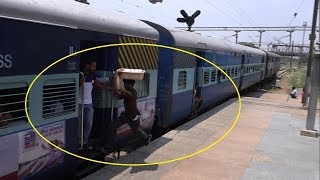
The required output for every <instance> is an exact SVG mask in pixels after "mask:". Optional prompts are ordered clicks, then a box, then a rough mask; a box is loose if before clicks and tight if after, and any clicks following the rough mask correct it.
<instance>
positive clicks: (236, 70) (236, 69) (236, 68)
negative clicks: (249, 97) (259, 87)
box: [234, 66, 239, 77]
mask: <svg viewBox="0 0 320 180" xmlns="http://www.w3.org/2000/svg"><path fill="white" fill-rule="evenodd" d="M238 71H239V67H238V66H236V67H235V70H234V77H238Z"/></svg>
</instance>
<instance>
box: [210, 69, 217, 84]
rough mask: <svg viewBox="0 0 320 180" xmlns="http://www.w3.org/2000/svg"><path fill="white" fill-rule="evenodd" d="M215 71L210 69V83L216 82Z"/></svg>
mask: <svg viewBox="0 0 320 180" xmlns="http://www.w3.org/2000/svg"><path fill="white" fill-rule="evenodd" d="M216 73H217V71H216V70H215V69H212V71H211V82H216V77H217V74H216Z"/></svg>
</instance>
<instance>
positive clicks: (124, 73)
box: [117, 68, 145, 80]
mask: <svg viewBox="0 0 320 180" xmlns="http://www.w3.org/2000/svg"><path fill="white" fill-rule="evenodd" d="M117 72H120V78H122V79H131V80H142V79H143V77H144V73H145V71H144V70H142V69H126V68H120V69H118V70H117Z"/></svg>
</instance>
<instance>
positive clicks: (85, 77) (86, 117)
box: [78, 60, 109, 149]
mask: <svg viewBox="0 0 320 180" xmlns="http://www.w3.org/2000/svg"><path fill="white" fill-rule="evenodd" d="M96 67H97V63H96V61H95V60H89V61H86V62H85V63H84V64H83V66H82V68H81V72H80V96H79V97H80V98H79V124H80V125H79V131H78V135H79V136H78V137H79V138H81V129H82V127H81V113H82V106H84V107H83V144H84V147H85V148H87V149H92V146H90V145H89V144H88V143H89V142H88V140H89V136H90V132H91V128H92V124H93V113H94V109H93V105H92V94H91V93H92V89H93V86H95V87H97V88H103V87H104V84H103V83H101V82H99V81H97V77H96V75H95V73H94V72H95V71H96ZM108 80H109V78H106V81H108ZM80 141H81V139H80Z"/></svg>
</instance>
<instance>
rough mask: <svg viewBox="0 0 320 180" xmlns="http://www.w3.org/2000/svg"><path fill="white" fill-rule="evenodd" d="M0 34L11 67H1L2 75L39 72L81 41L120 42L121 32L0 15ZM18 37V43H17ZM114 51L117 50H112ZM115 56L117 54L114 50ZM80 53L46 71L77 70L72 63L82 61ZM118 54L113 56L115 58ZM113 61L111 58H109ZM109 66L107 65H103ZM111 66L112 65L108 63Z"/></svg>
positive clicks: (3, 51) (1, 48) (2, 52)
mask: <svg viewBox="0 0 320 180" xmlns="http://www.w3.org/2000/svg"><path fill="white" fill-rule="evenodd" d="M0 24H4V26H2V27H1V32H2V33H1V34H0V38H1V39H2V40H3V42H4V43H2V44H1V45H0V54H1V55H8V54H9V55H10V56H11V61H12V67H11V68H1V71H0V76H11V75H30V74H36V73H39V72H40V70H42V69H44V68H45V67H47V66H48V65H50V64H51V63H53V62H54V61H56V60H58V59H60V58H62V57H64V56H66V55H68V54H69V53H70V51H72V50H73V52H75V51H79V50H80V41H83V40H88V41H97V42H110V43H117V42H118V35H110V34H103V33H98V32H89V31H82V30H76V29H68V28H64V27H56V26H50V25H44V24H37V23H31V22H23V21H18V20H8V19H3V18H1V19H0ZM17 41H18V42H19V43H17ZM113 53H115V52H113ZM112 56H114V54H112ZM79 57H80V56H74V57H70V58H69V59H68V60H66V61H64V62H61V63H59V64H57V65H55V66H54V67H53V68H51V69H49V70H48V71H47V72H46V73H45V74H55V73H66V72H70V73H72V72H77V71H78V69H77V68H72V67H71V66H70V63H71V65H72V64H74V63H75V64H76V67H77V66H78V65H79ZM116 60H117V56H114V61H113V62H116ZM110 62H111V61H110ZM35 64H36V66H35ZM103 66H104V67H106V66H107V65H103ZM108 66H109V67H110V65H108Z"/></svg>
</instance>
